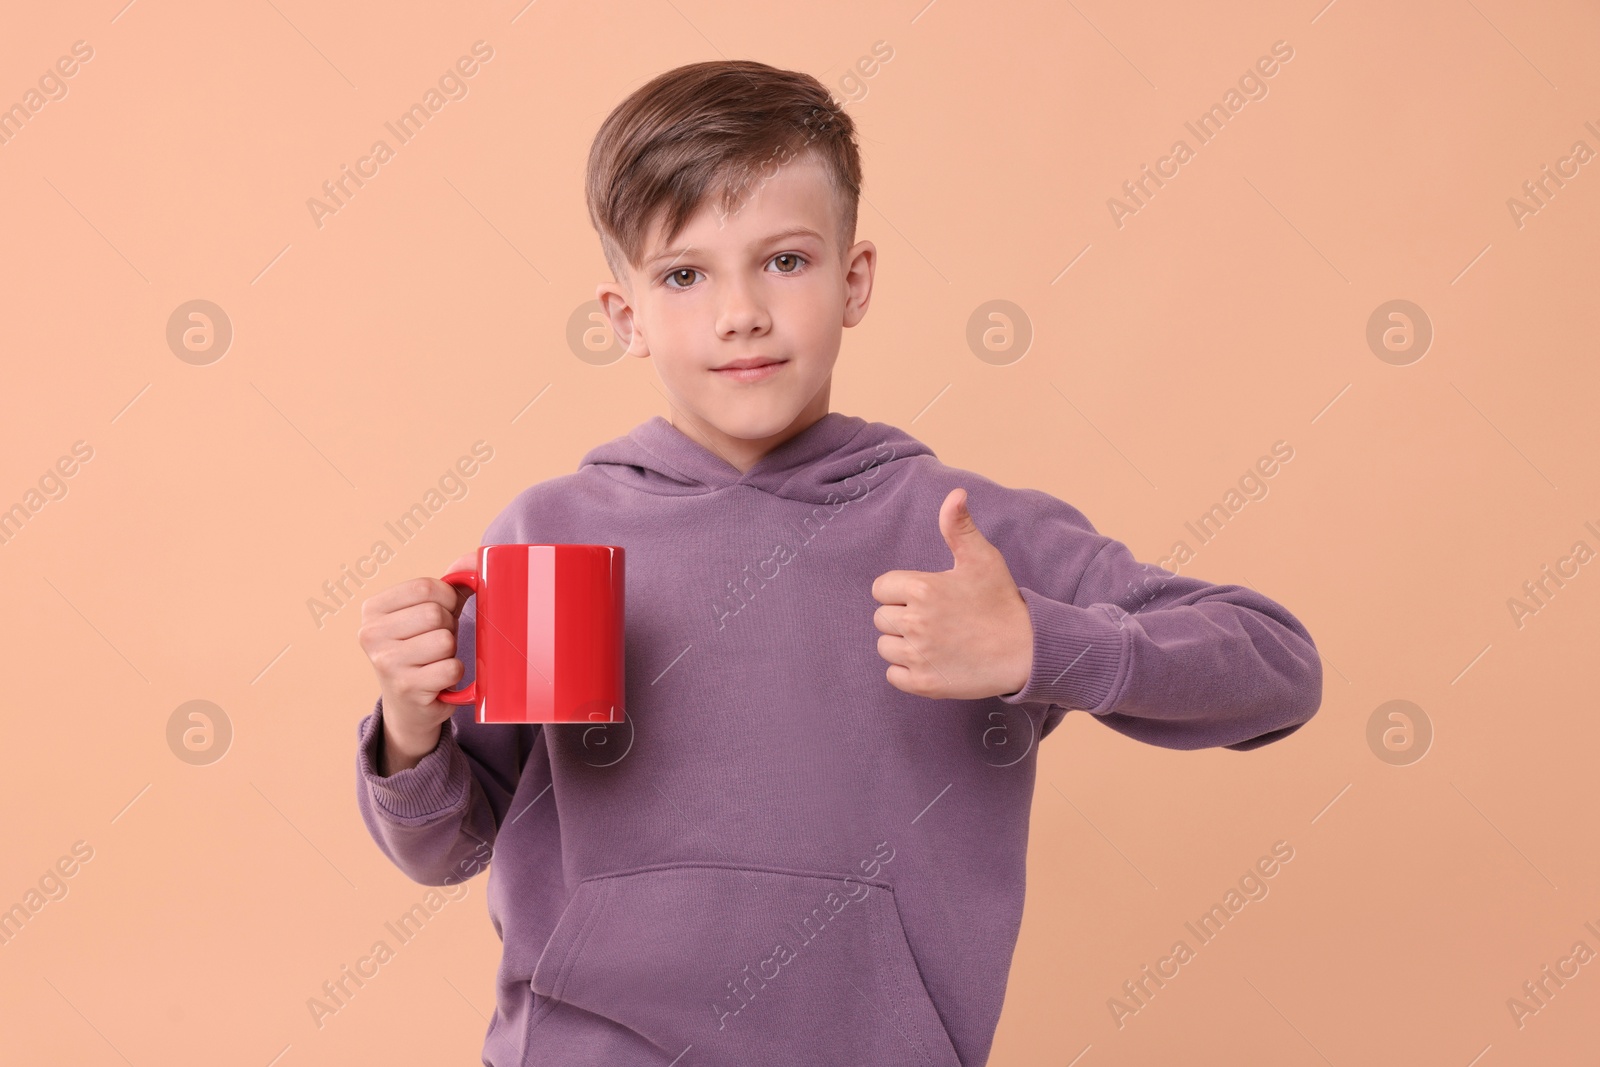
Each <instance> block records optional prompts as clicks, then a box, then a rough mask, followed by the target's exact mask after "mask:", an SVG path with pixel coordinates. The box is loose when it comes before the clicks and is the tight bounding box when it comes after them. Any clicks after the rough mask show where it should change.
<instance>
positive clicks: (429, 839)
mask: <svg viewBox="0 0 1600 1067" xmlns="http://www.w3.org/2000/svg"><path fill="white" fill-rule="evenodd" d="M514 514H515V511H514V508H508V509H507V511H506V513H504V514H502V515H501V517H500V518H498V519H497V520H496V521H495V522H494V523H492V524H490V526H489V529H488V530H487V531H486V532H485V534H484V540H483V543H484V544H486V545H487V544H501V543H511V542H514V541H516V540H518V539H519V538H520V537H521V536H522V534H523V532H524V531H522V530H521V529H519V528H517V527H516V526H515V525H514V523H513V516H514ZM477 609H478V598H477V597H475V596H473V597H468V598H467V603H466V606H465V607H463V608H462V609H461V614H460V616H459V617H458V619H457V622H456V657H457V658H458V659H460V660H461V662H462V665H463V666H464V667H465V668H466V673H465V674H464V675H463V676H462V679H461V681H460V683H458V685H457V686H456V688H458V689H459V688H464V687H465V686H466V685H467V684H468V683H469V682H471V681H472V680H473V678H474V675H475V674H476V673H477V655H476V645H477V640H476V633H477V630H476V625H477ZM544 740H545V739H544V734H543V732H542V731H541V728H540V727H539V726H538V725H537V724H520V723H519V724H509V723H480V722H477V721H476V718H475V712H474V709H473V707H472V705H470V704H467V705H462V706H461V707H459V708H457V709H456V711H455V713H454V714H453V715H451V717H450V718H449V719H447V720H446V721H445V724H444V727H443V729H441V730H440V731H439V743H438V745H437V746H435V747H434V750H433V751H432V752H430V753H428V754H427V755H426V756H424V757H423V758H422V761H421V762H420V763H418V764H417V765H416V766H415V767H408V768H406V769H405V770H403V771H398V772H396V773H394V774H391V775H389V776H388V777H387V778H385V777H383V776H381V775H379V774H378V762H379V760H378V753H379V749H380V748H381V746H382V745H383V698H382V697H379V698H378V700H377V703H376V704H374V705H373V708H372V711H371V712H370V713H369V714H368V715H367V716H366V717H365V718H364V719H362V720H361V722H360V724H359V726H358V728H357V747H356V801H357V803H358V805H359V806H360V809H361V818H362V821H363V822H365V823H366V826H367V832H368V833H370V834H371V835H372V839H373V840H374V841H375V842H377V845H378V847H379V848H380V849H381V850H382V851H383V854H384V855H386V856H388V857H389V859H390V860H391V861H393V863H394V865H395V866H396V867H399V868H400V870H401V871H403V872H404V873H405V874H406V876H407V877H408V878H410V879H411V880H412V881H415V882H420V883H421V884H423V885H454V884H456V883H457V882H464V881H466V880H467V879H469V878H471V877H472V876H473V875H475V874H477V873H478V872H479V871H481V870H482V869H483V868H484V867H485V866H486V865H487V864H488V863H489V862H490V860H491V858H492V857H493V853H494V842H495V836H496V834H497V833H498V832H499V829H500V826H501V825H502V824H503V823H504V822H505V817H506V811H507V809H508V808H509V807H510V806H511V798H512V796H513V795H514V794H515V793H516V791H517V785H518V783H519V782H520V780H521V778H522V774H523V770H524V768H525V767H526V766H527V765H528V763H529V760H530V759H531V760H532V761H533V764H534V767H535V768H536V772H535V773H536V774H539V775H542V776H543V781H541V782H532V783H530V785H531V786H532V788H533V791H534V794H535V795H539V794H540V791H541V790H542V789H543V788H544V787H545V786H546V785H548V784H549V780H550V764H549V760H548V759H547V758H546V757H545V752H544Z"/></svg>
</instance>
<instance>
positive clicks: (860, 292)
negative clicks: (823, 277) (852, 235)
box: [844, 241, 878, 327]
mask: <svg viewBox="0 0 1600 1067" xmlns="http://www.w3.org/2000/svg"><path fill="white" fill-rule="evenodd" d="M877 257H878V246H877V245H875V244H873V243H872V242H871V241H857V242H856V243H855V244H854V245H852V246H850V248H849V249H847V250H846V251H845V254H844V270H845V275H844V284H845V302H844V325H845V326H846V327H850V326H854V325H855V324H856V323H858V322H860V321H861V320H862V319H864V318H866V315H867V305H868V304H870V303H871V302H872V274H873V270H874V268H875V267H876V266H877Z"/></svg>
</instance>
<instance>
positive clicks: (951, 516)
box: [939, 489, 995, 567]
mask: <svg viewBox="0 0 1600 1067" xmlns="http://www.w3.org/2000/svg"><path fill="white" fill-rule="evenodd" d="M939 532H940V533H942V534H943V535H944V543H945V544H947V545H949V546H950V555H951V556H953V557H954V558H955V565H956V566H957V567H959V566H961V564H962V562H963V561H965V560H971V559H974V558H977V557H981V556H983V555H985V554H987V553H989V552H993V551H995V547H994V546H993V545H992V544H990V543H989V539H988V538H987V537H984V536H983V531H981V530H979V529H978V524H977V522H975V521H974V520H973V518H972V512H971V511H969V510H968V509H967V491H966V490H965V489H952V490H950V495H949V496H946V497H945V498H944V503H943V504H942V505H940V507H939Z"/></svg>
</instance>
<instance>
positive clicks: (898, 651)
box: [878, 634, 922, 667]
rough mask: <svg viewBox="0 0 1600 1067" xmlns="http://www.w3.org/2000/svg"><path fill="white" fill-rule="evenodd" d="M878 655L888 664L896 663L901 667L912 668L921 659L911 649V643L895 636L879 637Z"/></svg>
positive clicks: (885, 635) (883, 635)
mask: <svg viewBox="0 0 1600 1067" xmlns="http://www.w3.org/2000/svg"><path fill="white" fill-rule="evenodd" d="M878 655H879V656H881V657H883V658H884V659H885V660H886V661H888V662H889V663H898V664H899V665H900V666H902V667H912V666H915V665H916V664H919V663H921V662H922V657H921V656H918V655H917V653H916V650H915V649H913V648H912V647H911V642H910V641H907V640H906V639H905V638H903V637H900V636H898V635H896V634H882V635H880V636H879V638H878Z"/></svg>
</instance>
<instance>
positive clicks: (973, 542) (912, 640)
mask: <svg viewBox="0 0 1600 1067" xmlns="http://www.w3.org/2000/svg"><path fill="white" fill-rule="evenodd" d="M939 532H940V533H942V534H944V540H945V544H947V545H949V546H950V554H951V555H952V556H954V557H955V566H954V567H952V568H951V569H950V570H947V571H939V572H930V571H885V572H884V573H883V574H880V575H878V577H877V579H876V580H875V581H874V582H873V583H872V598H873V599H874V600H876V601H878V603H879V604H880V605H882V606H881V607H879V608H878V610H877V611H875V612H873V613H872V621H873V623H874V624H875V625H876V626H877V627H878V629H879V630H881V631H882V632H883V636H882V637H880V638H878V655H880V656H882V657H883V658H884V659H885V660H888V662H889V668H888V670H887V671H886V672H885V677H887V678H888V680H889V684H890V685H892V686H894V687H895V688H896V689H899V690H902V691H904V692H907V693H911V694H913V695H915V696H923V697H931V698H934V699H939V700H944V699H957V700H975V699H980V698H983V697H992V696H1000V695H1002V694H1006V693H1014V692H1016V691H1017V690H1019V689H1021V688H1022V687H1023V686H1024V685H1026V684H1027V681H1028V675H1029V674H1030V673H1031V671H1032V669H1033V623H1032V622H1031V621H1030V620H1029V618H1028V604H1027V601H1025V600H1023V599H1022V593H1021V592H1019V591H1018V589H1017V583H1016V582H1014V581H1012V579H1011V571H1010V569H1009V568H1008V567H1007V566H1006V561H1005V559H1004V558H1003V557H1002V556H1001V555H1000V550H999V549H998V548H996V547H994V545H992V544H990V543H989V541H988V539H987V538H985V537H984V536H983V534H982V532H980V531H979V529H978V525H977V523H975V522H974V521H973V519H972V513H971V512H970V511H968V510H967V491H966V490H965V489H952V490H951V491H950V494H949V495H948V496H946V497H945V498H944V503H943V505H941V506H940V508H939Z"/></svg>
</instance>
